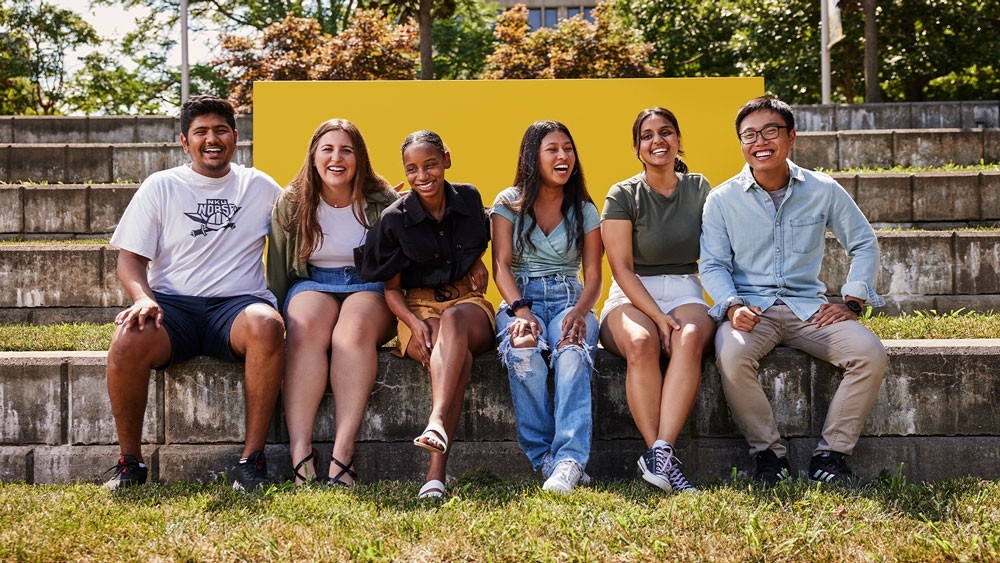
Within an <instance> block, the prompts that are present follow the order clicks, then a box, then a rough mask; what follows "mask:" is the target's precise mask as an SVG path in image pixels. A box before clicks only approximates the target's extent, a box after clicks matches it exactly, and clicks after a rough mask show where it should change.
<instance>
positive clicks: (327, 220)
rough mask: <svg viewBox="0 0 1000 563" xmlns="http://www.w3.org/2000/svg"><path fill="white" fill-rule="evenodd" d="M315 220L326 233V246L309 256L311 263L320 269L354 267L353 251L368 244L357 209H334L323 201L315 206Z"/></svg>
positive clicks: (324, 240) (324, 237)
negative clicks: (356, 212)
mask: <svg viewBox="0 0 1000 563" xmlns="http://www.w3.org/2000/svg"><path fill="white" fill-rule="evenodd" d="M316 221H317V222H318V223H319V228H320V229H321V230H322V231H323V246H321V247H319V248H318V249H317V250H313V253H312V254H311V255H309V263H310V264H312V265H313V266H318V267H320V268H343V267H344V266H353V265H354V249H355V248H356V247H358V246H361V245H363V244H364V243H365V234H367V233H368V231H366V230H365V228H364V227H363V226H361V223H359V222H358V218H357V217H355V216H354V208H353V207H352V206H350V205H348V206H347V207H333V206H331V205H327V204H326V202H324V201H323V200H322V199H321V200H320V201H319V205H318V206H317V207H316Z"/></svg>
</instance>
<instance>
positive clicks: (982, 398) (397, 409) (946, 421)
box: [0, 339, 1000, 483]
mask: <svg viewBox="0 0 1000 563" xmlns="http://www.w3.org/2000/svg"><path fill="white" fill-rule="evenodd" d="M885 344H886V348H887V350H888V352H889V358H890V360H889V367H888V372H887V374H886V378H885V383H884V384H883V386H882V389H881V391H880V393H879V396H878V399H877V401H876V404H875V409H874V412H873V413H872V415H871V417H870V418H869V419H868V421H867V422H866V425H865V430H864V432H863V436H862V438H861V441H860V443H859V444H858V447H857V449H856V451H855V455H854V457H853V458H852V460H851V466H852V468H853V469H854V470H855V471H856V472H858V473H859V474H860V475H861V476H862V477H864V478H867V479H871V478H873V477H875V476H877V475H878V474H879V473H880V472H882V471H887V472H889V473H891V474H895V473H896V472H897V471H898V470H900V468H902V472H903V474H904V475H905V476H906V477H907V478H908V479H910V480H912V481H923V480H936V479H947V478H954V477H960V476H966V475H972V476H976V477H980V478H985V479H996V478H998V477H1000V464H998V463H997V456H996V452H997V451H1000V448H998V446H1000V417H997V415H996V408H995V405H996V404H997V402H998V401H1000V383H998V382H997V378H996V377H995V375H996V366H997V365H1000V364H998V362H1000V340H998V339H992V340H954V341H949V340H943V341H886V343H885ZM105 358H106V355H105V354H104V353H94V352H84V353H66V352H51V353H0V397H3V403H4V410H3V417H2V418H0V480H3V481H26V482H29V483H65V482H70V481H96V480H99V479H100V473H101V472H102V471H103V470H105V469H106V468H107V467H109V466H111V465H112V463H113V461H114V459H115V458H116V457H117V448H116V447H115V445H114V444H115V440H116V434H115V429H114V422H113V418H112V416H111V409H110V404H109V402H108V398H107V392H106V390H105V370H106V359H105ZM596 368H597V369H596V373H595V374H594V377H593V380H592V382H591V386H592V390H593V398H594V405H593V417H594V439H593V448H592V452H591V461H590V463H589V464H588V466H587V472H588V473H589V474H590V475H592V476H594V477H595V478H597V479H629V478H634V477H635V475H636V469H635V460H636V459H637V458H638V456H639V455H640V454H641V453H642V451H643V450H644V449H645V448H644V446H643V444H642V440H641V439H640V436H639V434H638V432H637V431H636V429H635V426H634V424H633V422H632V419H631V416H630V414H629V410H628V405H627V403H626V400H625V389H624V384H623V381H624V373H625V363H624V361H623V360H622V359H621V358H618V357H616V356H613V355H611V354H610V353H608V352H605V351H604V350H601V351H599V352H598V356H597V364H596ZM704 368H705V372H704V376H703V378H702V388H701V392H700V395H699V397H698V400H697V402H696V405H695V408H694V411H693V413H692V415H691V417H690V419H689V421H688V423H687V424H686V426H685V429H684V431H683V433H682V436H681V438H680V440H678V444H677V446H678V455H679V456H680V458H681V459H682V460H683V462H684V471H685V474H686V475H687V476H688V477H689V478H690V479H691V480H692V481H694V482H695V483H699V482H701V483H704V482H708V481H711V480H721V479H728V478H729V477H730V475H731V473H732V470H731V468H733V467H735V468H737V470H738V471H739V472H740V473H741V474H744V475H745V474H747V473H748V472H749V471H750V470H751V467H752V465H751V464H752V462H751V460H750V458H749V456H748V455H747V446H746V443H745V441H744V440H743V439H742V437H741V434H740V432H739V431H738V429H737V428H736V426H735V424H734V423H733V421H732V419H731V418H730V416H729V410H728V408H727V406H726V404H725V400H724V398H723V394H722V390H721V387H720V382H719V376H718V373H717V371H716V369H715V366H714V362H712V361H711V360H707V361H706V363H705V366H704ZM760 373H761V378H762V381H763V383H764V388H765V391H766V392H767V393H768V396H769V397H771V398H772V402H773V404H774V405H775V406H776V408H775V416H776V418H777V421H778V425H779V427H780V429H781V432H782V435H783V436H784V437H786V438H787V439H788V440H789V443H790V458H791V460H792V463H793V467H795V468H796V469H798V470H804V469H805V467H806V466H807V463H808V457H809V456H810V454H811V450H812V448H814V447H815V444H816V441H817V439H818V435H819V433H820V431H821V428H822V423H823V420H824V418H825V416H826V409H827V406H828V404H829V402H830V398H831V397H832V395H833V393H834V391H835V390H836V387H837V385H838V384H839V381H840V372H839V371H838V370H837V369H836V368H834V367H833V366H831V365H829V364H826V363H824V362H820V361H818V360H815V359H813V358H811V357H809V356H806V355H805V354H803V353H801V352H798V351H795V350H792V349H789V348H778V349H776V350H775V351H773V352H772V353H771V354H769V355H768V356H767V357H765V358H764V359H763V360H762V362H761V367H760ZM242 398H243V375H242V367H241V366H240V365H239V364H230V363H225V362H220V361H217V360H212V359H208V358H196V359H194V360H191V361H189V362H186V363H183V364H180V365H177V366H174V367H171V368H169V369H167V370H165V371H162V372H154V373H153V376H152V377H151V379H150V384H149V403H148V406H147V411H146V418H145V427H144V431H143V439H144V442H145V446H144V450H143V451H144V456H145V457H146V459H147V460H148V463H149V464H150V466H151V477H152V479H153V480H163V481H175V480H211V479H214V478H215V477H216V476H217V475H218V473H219V472H220V471H221V470H223V469H225V468H226V467H227V466H229V465H231V464H233V463H235V460H236V458H237V457H238V456H239V453H240V449H241V443H242V440H243V432H244V402H243V400H242ZM430 402H431V399H430V385H429V382H428V379H427V375H426V372H425V371H424V370H423V369H422V368H421V367H419V366H418V365H417V364H416V363H414V362H413V361H411V360H406V359H401V358H396V357H394V356H391V355H390V354H389V353H388V352H386V351H383V352H381V353H380V355H379V375H378V382H377V383H376V386H375V390H374V392H373V393H372V395H371V398H370V401H369V404H368V409H367V411H366V413H365V420H364V423H363V425H362V428H361V432H360V434H359V436H358V440H359V442H360V443H359V445H358V449H357V453H356V457H355V463H356V465H357V469H358V472H359V474H360V476H361V479H362V480H363V481H365V482H372V481H375V480H379V479H409V480H419V479H420V478H421V477H422V476H423V472H424V471H425V469H426V463H427V454H424V453H423V452H422V450H416V449H415V448H414V447H413V446H412V444H411V442H410V441H411V440H412V438H413V437H414V436H415V435H416V434H417V433H419V432H420V430H421V429H422V428H423V427H424V425H425V424H426V417H427V415H428V413H429V412H430ZM279 405H280V401H279ZM319 413H320V414H319V417H318V419H317V422H316V426H315V432H314V436H315V440H316V442H317V443H318V447H319V449H320V451H321V452H322V455H321V459H326V454H327V453H328V452H329V450H330V447H331V442H332V440H333V437H334V430H335V427H334V417H333V401H332V397H331V396H330V395H329V394H327V395H325V396H324V398H323V401H322V403H321V406H320V411H319ZM515 425H516V423H515V420H514V417H513V413H512V408H511V399H510V390H509V383H508V379H507V374H506V371H504V370H503V368H502V367H501V366H500V364H499V362H498V361H497V360H496V358H495V356H493V355H492V354H486V355H483V356H480V357H478V358H477V359H476V361H475V364H474V367H473V376H472V381H471V383H470V385H469V389H468V391H467V393H466V401H465V407H464V410H463V415H462V419H461V420H460V422H459V430H458V432H457V433H456V435H455V436H453V442H452V443H453V444H454V449H453V453H452V456H451V462H450V463H449V470H450V471H449V473H450V475H452V476H458V475H460V474H462V473H465V472H468V471H472V470H474V469H476V468H486V469H487V470H489V471H490V472H491V473H493V474H495V475H497V476H498V477H501V478H508V479H522V478H526V479H531V478H535V479H537V477H535V476H533V472H532V471H531V468H530V466H529V464H528V463H527V461H526V460H525V457H524V455H523V454H521V452H520V451H519V449H518V447H517V443H516V426H515ZM268 440H269V443H270V444H271V445H269V446H268V448H267V453H268V456H269V458H270V463H269V465H270V471H271V475H272V477H276V478H280V479H288V478H290V477H291V470H290V468H291V459H290V457H289V454H288V449H287V446H286V444H287V442H288V436H287V432H286V430H285V425H284V417H283V413H282V412H281V408H280V407H279V409H278V411H277V412H276V415H275V417H274V419H273V420H272V425H271V430H270V433H269V437H268ZM955 460H961V463H955ZM325 465H326V464H325V463H321V465H320V468H321V469H320V470H321V471H325ZM106 477H107V476H105V478H106Z"/></svg>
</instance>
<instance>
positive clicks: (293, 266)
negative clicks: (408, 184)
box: [265, 189, 399, 311]
mask: <svg viewBox="0 0 1000 563" xmlns="http://www.w3.org/2000/svg"><path fill="white" fill-rule="evenodd" d="M287 193H288V192H287V190H285V191H284V192H282V194H281V196H280V197H278V201H277V203H275V204H274V210H273V211H272V212H271V231H270V233H269V234H268V237H267V240H268V243H267V253H266V255H265V265H266V276H267V287H268V289H270V290H271V293H274V296H275V297H276V298H277V299H278V310H279V311H283V310H284V306H285V296H286V295H287V294H288V288H289V287H291V285H292V283H293V282H294V281H295V280H298V279H303V278H308V277H309V268H308V265H307V263H306V261H305V260H302V259H300V258H298V252H297V251H296V250H297V247H298V244H299V236H298V233H290V232H288V231H286V230H285V229H283V228H282V227H281V226H282V225H286V224H288V221H289V220H290V218H291V217H292V213H293V212H294V211H295V210H294V208H293V206H292V204H291V203H289V201H288V198H287V197H286V196H287ZM397 199H399V194H397V193H396V192H395V191H393V190H392V189H386V190H383V191H380V192H370V193H367V194H365V208H364V212H365V219H366V220H367V221H368V225H369V227H370V226H372V225H374V224H375V221H377V220H378V217H379V215H380V214H381V213H382V210H383V209H385V208H386V207H389V204H391V203H392V202H394V201H396V200H397Z"/></svg>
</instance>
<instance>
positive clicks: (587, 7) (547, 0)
mask: <svg viewBox="0 0 1000 563" xmlns="http://www.w3.org/2000/svg"><path fill="white" fill-rule="evenodd" d="M499 4H500V6H502V7H503V9H504V10H507V9H509V8H513V7H514V6H515V5H517V4H524V5H525V6H527V8H528V24H529V25H531V30H532V31H534V30H536V29H538V28H540V27H555V25H556V23H557V22H558V21H559V20H562V19H566V18H571V17H573V16H575V15H578V14H583V16H584V17H585V18H587V19H588V20H591V21H593V17H592V15H591V11H592V10H593V9H594V5H595V4H596V0H499Z"/></svg>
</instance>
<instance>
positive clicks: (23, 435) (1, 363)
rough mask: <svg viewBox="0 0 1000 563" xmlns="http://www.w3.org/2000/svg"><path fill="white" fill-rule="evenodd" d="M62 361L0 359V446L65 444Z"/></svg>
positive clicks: (42, 358)
mask: <svg viewBox="0 0 1000 563" xmlns="http://www.w3.org/2000/svg"><path fill="white" fill-rule="evenodd" d="M64 363H65V362H64V361H63V360H62V359H61V358H51V357H48V358H47V357H25V356H23V355H22V356H13V357H12V356H10V355H7V354H5V355H4V356H2V357H0V444H5V445H19V446H20V445H27V444H49V445H57V444H62V443H65V436H64V435H63V415H64V411H65V405H64V404H63V398H64V396H63V392H64V386H63V373H62V367H63V365H64Z"/></svg>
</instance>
